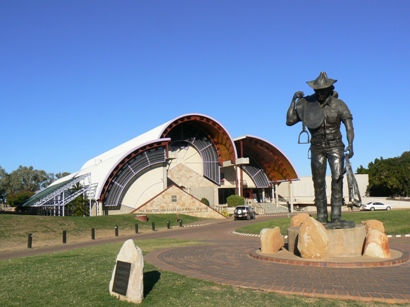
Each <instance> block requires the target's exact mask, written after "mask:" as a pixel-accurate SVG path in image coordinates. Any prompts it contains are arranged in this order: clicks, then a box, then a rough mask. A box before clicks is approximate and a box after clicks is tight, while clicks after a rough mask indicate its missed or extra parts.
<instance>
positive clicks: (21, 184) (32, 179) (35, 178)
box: [7, 165, 54, 194]
mask: <svg viewBox="0 0 410 307" xmlns="http://www.w3.org/2000/svg"><path fill="white" fill-rule="evenodd" d="M53 181H54V175H53V174H52V173H49V174H47V173H46V172H45V171H43V170H36V169H34V168H33V167H32V166H30V167H26V166H21V165H20V166H19V168H18V169H16V170H15V171H13V172H11V174H10V176H9V185H8V189H7V193H8V194H12V193H17V192H19V191H31V192H36V191H38V190H41V189H43V188H46V187H48V186H49V185H50V183H52V182H53Z"/></svg>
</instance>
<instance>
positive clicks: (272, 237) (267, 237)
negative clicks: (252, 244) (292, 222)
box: [260, 227, 285, 254]
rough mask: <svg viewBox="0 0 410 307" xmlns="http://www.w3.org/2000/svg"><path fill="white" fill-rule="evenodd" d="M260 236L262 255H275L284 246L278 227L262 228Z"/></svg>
mask: <svg viewBox="0 0 410 307" xmlns="http://www.w3.org/2000/svg"><path fill="white" fill-rule="evenodd" d="M260 236H261V252H262V253H267V254H272V253H276V252H277V251H279V250H280V249H281V248H282V247H283V246H284V245H285V240H284V239H283V236H282V234H281V233H280V228H279V227H275V228H264V229H262V230H261V232H260Z"/></svg>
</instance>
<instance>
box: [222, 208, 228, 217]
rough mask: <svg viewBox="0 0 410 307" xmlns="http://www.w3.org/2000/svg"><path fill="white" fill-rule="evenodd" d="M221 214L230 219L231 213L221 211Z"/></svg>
mask: <svg viewBox="0 0 410 307" xmlns="http://www.w3.org/2000/svg"><path fill="white" fill-rule="evenodd" d="M221 214H222V215H223V216H224V217H229V212H228V211H226V210H225V209H224V210H222V211H221Z"/></svg>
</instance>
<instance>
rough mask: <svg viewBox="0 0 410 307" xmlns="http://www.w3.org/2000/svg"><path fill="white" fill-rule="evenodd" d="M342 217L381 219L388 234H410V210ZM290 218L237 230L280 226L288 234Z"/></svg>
mask: <svg viewBox="0 0 410 307" xmlns="http://www.w3.org/2000/svg"><path fill="white" fill-rule="evenodd" d="M314 217H315V216H314ZM342 217H343V219H345V220H349V221H354V222H355V223H356V224H360V223H361V222H362V221H366V220H379V221H381V222H382V223H383V224H384V228H385V231H386V234H388V235H399V234H400V235H402V234H410V223H409V220H410V210H390V211H376V212H370V211H360V212H347V213H343V215H342ZM290 220H291V218H283V219H278V220H270V221H266V222H261V223H256V224H251V225H247V226H244V227H241V228H238V229H236V231H237V232H240V233H251V234H259V233H260V232H261V230H262V229H263V228H273V227H279V228H280V231H281V233H282V234H283V235H286V234H287V231H288V227H289V225H290Z"/></svg>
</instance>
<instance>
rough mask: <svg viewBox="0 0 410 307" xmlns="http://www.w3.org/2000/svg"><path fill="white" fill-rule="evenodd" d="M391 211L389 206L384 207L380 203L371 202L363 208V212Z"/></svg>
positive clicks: (384, 205)
mask: <svg viewBox="0 0 410 307" xmlns="http://www.w3.org/2000/svg"><path fill="white" fill-rule="evenodd" d="M391 209H392V207H391V205H386V204H383V203H380V202H373V201H372V202H370V203H367V204H365V205H364V206H363V210H370V211H374V210H391Z"/></svg>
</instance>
